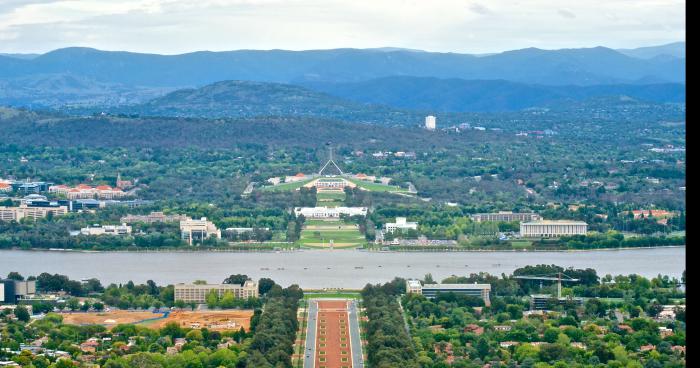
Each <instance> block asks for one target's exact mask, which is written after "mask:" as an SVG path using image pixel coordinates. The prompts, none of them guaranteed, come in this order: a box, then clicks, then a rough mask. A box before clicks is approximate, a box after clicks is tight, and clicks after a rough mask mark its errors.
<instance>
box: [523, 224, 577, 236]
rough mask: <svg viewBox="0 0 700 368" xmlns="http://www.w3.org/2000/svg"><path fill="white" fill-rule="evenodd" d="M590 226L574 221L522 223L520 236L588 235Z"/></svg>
mask: <svg viewBox="0 0 700 368" xmlns="http://www.w3.org/2000/svg"><path fill="white" fill-rule="evenodd" d="M587 231H588V224H587V223H585V222H583V221H572V220H539V221H530V222H521V223H520V236H522V237H524V238H558V237H560V236H571V235H586V232H587Z"/></svg>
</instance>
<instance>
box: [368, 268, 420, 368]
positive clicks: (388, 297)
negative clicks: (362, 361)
mask: <svg viewBox="0 0 700 368" xmlns="http://www.w3.org/2000/svg"><path fill="white" fill-rule="evenodd" d="M402 287H403V285H401V284H400V281H398V280H397V281H396V282H394V283H388V284H385V285H384V286H379V285H376V286H373V285H367V286H365V288H364V289H363V290H362V300H363V306H364V307H365V309H366V315H367V318H368V321H367V328H366V329H367V363H368V365H369V366H371V367H377V368H389V367H407V368H414V367H416V368H417V367H419V365H418V364H417V362H416V353H415V351H414V348H413V342H412V341H411V338H410V336H409V335H408V331H406V326H405V324H404V320H403V317H402V314H401V307H400V305H399V303H398V296H399V293H400V292H401V291H402Z"/></svg>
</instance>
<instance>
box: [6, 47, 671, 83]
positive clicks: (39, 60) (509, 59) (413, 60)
mask: <svg viewBox="0 0 700 368" xmlns="http://www.w3.org/2000/svg"><path fill="white" fill-rule="evenodd" d="M55 74H71V75H74V76H76V77H80V78H86V79H92V80H95V81H96V82H100V83H119V84H121V85H134V86H136V85H138V86H149V87H186V86H190V87H194V86H203V85H206V84H209V83H213V82H217V81H221V80H231V79H236V80H254V81H265V82H281V83H289V82H301V81H323V82H357V81H363V80H368V79H375V78H380V77H387V76H406V75H408V76H420V77H437V78H460V79H487V80H489V79H503V80H508V81H513V82H521V83H537V84H545V85H595V84H613V83H637V82H644V83H649V82H656V83H659V82H675V83H684V81H685V58H675V57H674V58H654V57H652V58H649V59H644V58H640V57H632V56H628V55H625V54H623V53H621V52H618V51H615V50H612V49H609V48H605V47H594V48H581V49H561V50H541V49H536V48H528V49H522V50H515V51H507V52H502V53H498V54H492V55H481V56H477V55H469V54H457V53H436V52H419V51H416V50H402V49H387V48H383V49H367V50H362V49H334V50H310V51H285V50H269V51H257V50H239V51H225V52H205V51H203V52H194V53H188V54H181V55H157V54H141V53H132V52H121V51H100V50H95V49H89V48H65V49H59V50H55V51H51V52H48V53H46V54H43V55H40V56H37V57H34V58H30V59H26V58H17V57H10V56H0V79H11V78H18V77H29V76H37V75H55Z"/></svg>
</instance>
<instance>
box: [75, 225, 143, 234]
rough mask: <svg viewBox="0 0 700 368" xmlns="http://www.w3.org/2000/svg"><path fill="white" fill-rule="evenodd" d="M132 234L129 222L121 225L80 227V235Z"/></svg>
mask: <svg viewBox="0 0 700 368" xmlns="http://www.w3.org/2000/svg"><path fill="white" fill-rule="evenodd" d="M129 234H131V226H129V225H127V224H121V225H104V226H99V225H96V226H88V227H84V228H82V229H80V235H88V236H90V235H129Z"/></svg>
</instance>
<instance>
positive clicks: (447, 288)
mask: <svg viewBox="0 0 700 368" xmlns="http://www.w3.org/2000/svg"><path fill="white" fill-rule="evenodd" d="M406 292H408V293H415V294H422V295H423V296H425V297H426V298H435V297H436V296H437V295H438V293H455V294H461V295H471V296H476V297H479V298H481V299H483V300H484V304H485V305H486V306H490V305H491V298H490V295H491V285H490V284H425V285H420V282H419V281H417V280H408V281H406Z"/></svg>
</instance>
